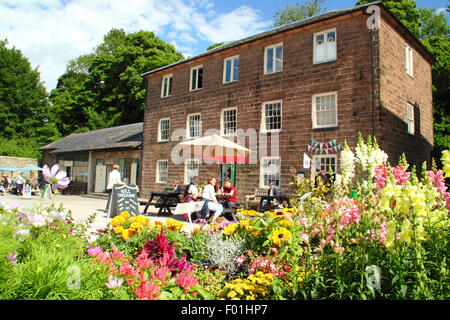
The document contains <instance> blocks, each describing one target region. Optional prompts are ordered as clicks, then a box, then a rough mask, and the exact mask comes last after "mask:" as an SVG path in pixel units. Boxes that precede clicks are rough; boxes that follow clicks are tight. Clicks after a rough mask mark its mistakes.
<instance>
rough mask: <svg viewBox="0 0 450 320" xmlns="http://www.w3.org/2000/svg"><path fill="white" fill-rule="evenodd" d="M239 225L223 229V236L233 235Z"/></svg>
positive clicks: (231, 224)
mask: <svg viewBox="0 0 450 320" xmlns="http://www.w3.org/2000/svg"><path fill="white" fill-rule="evenodd" d="M238 226H239V224H238V223H230V224H228V225H227V226H226V227H225V228H223V234H224V235H226V236H230V235H232V234H233V233H234V232H235V231H236V229H237V228H238Z"/></svg>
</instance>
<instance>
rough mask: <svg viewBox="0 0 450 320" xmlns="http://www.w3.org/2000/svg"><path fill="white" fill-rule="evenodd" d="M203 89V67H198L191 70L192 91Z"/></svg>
mask: <svg viewBox="0 0 450 320" xmlns="http://www.w3.org/2000/svg"><path fill="white" fill-rule="evenodd" d="M201 88H203V66H197V67H195V68H192V69H191V83H190V86H189V90H190V91H194V90H199V89H201Z"/></svg>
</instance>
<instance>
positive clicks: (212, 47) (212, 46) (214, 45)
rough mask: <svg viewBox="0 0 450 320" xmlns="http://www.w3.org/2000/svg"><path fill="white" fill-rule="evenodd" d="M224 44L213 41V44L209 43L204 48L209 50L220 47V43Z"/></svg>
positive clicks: (221, 43)
mask: <svg viewBox="0 0 450 320" xmlns="http://www.w3.org/2000/svg"><path fill="white" fill-rule="evenodd" d="M224 44H225V42H219V43H215V44H212V45H210V46H209V47H208V48H206V50H211V49H214V48H217V47H220V46H222V45H224Z"/></svg>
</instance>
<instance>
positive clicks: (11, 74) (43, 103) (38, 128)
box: [0, 39, 59, 154]
mask: <svg viewBox="0 0 450 320" xmlns="http://www.w3.org/2000/svg"><path fill="white" fill-rule="evenodd" d="M7 44H8V41H7V40H6V39H5V40H0V128H1V130H0V138H1V139H2V140H1V141H2V149H3V151H2V154H4V152H5V151H4V150H5V149H6V142H7V141H12V142H11V145H12V144H15V142H13V140H16V139H17V140H19V139H22V144H45V143H48V142H50V141H52V140H54V139H56V138H58V137H59V133H58V131H57V129H56V127H55V125H54V124H53V123H52V121H51V120H52V107H51V105H50V104H49V101H48V94H47V92H46V90H45V87H44V85H43V84H42V82H41V80H40V74H39V71H38V70H37V69H32V68H31V65H30V62H29V61H28V59H27V58H26V57H25V56H24V55H23V54H22V52H21V51H20V50H17V49H16V48H14V47H13V48H8V47H7ZM23 139H26V140H27V142H24V141H23ZM16 144H17V143H16ZM19 146H20V144H19ZM13 149H14V148H13ZM13 153H15V152H13Z"/></svg>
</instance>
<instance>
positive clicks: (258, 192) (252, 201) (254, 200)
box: [245, 188, 268, 210]
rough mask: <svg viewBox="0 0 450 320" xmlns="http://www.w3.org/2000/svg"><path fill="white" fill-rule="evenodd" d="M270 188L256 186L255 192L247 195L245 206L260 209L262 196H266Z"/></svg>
mask: <svg viewBox="0 0 450 320" xmlns="http://www.w3.org/2000/svg"><path fill="white" fill-rule="evenodd" d="M267 193H268V189H261V188H255V194H251V195H246V196H245V206H246V208H247V209H255V210H258V207H259V202H260V197H261V196H266V195H267Z"/></svg>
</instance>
